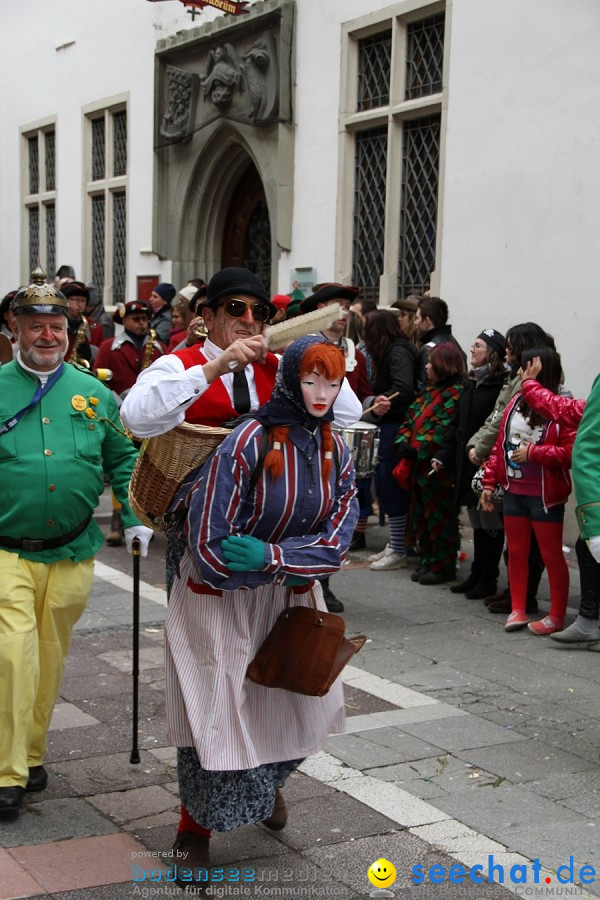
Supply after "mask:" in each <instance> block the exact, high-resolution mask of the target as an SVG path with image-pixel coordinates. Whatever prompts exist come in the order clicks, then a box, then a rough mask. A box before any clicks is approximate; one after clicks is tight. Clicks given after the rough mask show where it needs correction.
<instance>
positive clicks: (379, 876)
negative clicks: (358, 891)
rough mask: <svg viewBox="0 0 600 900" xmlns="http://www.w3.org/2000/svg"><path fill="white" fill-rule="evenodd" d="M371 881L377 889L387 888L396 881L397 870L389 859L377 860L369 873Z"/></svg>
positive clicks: (370, 867) (372, 864)
mask: <svg viewBox="0 0 600 900" xmlns="http://www.w3.org/2000/svg"><path fill="white" fill-rule="evenodd" d="M367 875H368V878H369V881H370V882H371V884H372V885H374V886H375V887H377V888H386V887H389V886H390V884H393V883H394V881H395V880H396V869H395V868H394V866H393V865H392V863H391V862H389V860H387V859H383V857H382V858H381V859H376V860H375V862H374V863H371V865H370V866H369V871H368V872H367Z"/></svg>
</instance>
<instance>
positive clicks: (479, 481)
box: [471, 466, 504, 503]
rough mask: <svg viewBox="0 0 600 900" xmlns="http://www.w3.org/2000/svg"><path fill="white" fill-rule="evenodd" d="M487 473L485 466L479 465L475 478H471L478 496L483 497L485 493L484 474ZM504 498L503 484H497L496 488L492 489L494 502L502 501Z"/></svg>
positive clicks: (473, 488) (472, 488)
mask: <svg viewBox="0 0 600 900" xmlns="http://www.w3.org/2000/svg"><path fill="white" fill-rule="evenodd" d="M484 473H485V466H479V468H478V469H477V471H476V472H475V474H474V475H473V478H472V480H471V490H472V491H473V493H474V494H476V495H477V496H478V497H481V495H482V494H483V476H484ZM503 498H504V488H503V487H502V485H501V484H497V485H496V487H495V488H494V490H493V491H492V500H493V501H494V503H502V500H503Z"/></svg>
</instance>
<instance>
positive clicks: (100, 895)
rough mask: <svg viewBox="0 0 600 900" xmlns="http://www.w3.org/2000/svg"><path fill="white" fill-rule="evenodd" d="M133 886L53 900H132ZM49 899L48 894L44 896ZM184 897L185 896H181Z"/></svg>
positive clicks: (114, 886) (108, 886) (107, 886)
mask: <svg viewBox="0 0 600 900" xmlns="http://www.w3.org/2000/svg"><path fill="white" fill-rule="evenodd" d="M132 891H133V885H132V884H131V882H130V881H125V882H122V883H121V884H105V885H101V886H100V887H92V888H85V889H84V890H79V891H67V892H66V893H63V892H61V893H59V894H52V900H131V898H132V896H135V895H134V894H133V892H132ZM44 896H45V897H47V896H48V895H47V894H44ZM181 896H182V897H183V896H184V895H183V894H181Z"/></svg>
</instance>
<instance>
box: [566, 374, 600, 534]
mask: <svg viewBox="0 0 600 900" xmlns="http://www.w3.org/2000/svg"><path fill="white" fill-rule="evenodd" d="M599 428H600V375H598V376H597V377H596V380H595V381H594V384H593V385H592V392H591V394H590V396H589V397H588V400H587V403H586V405H585V410H584V413H583V418H582V420H581V423H580V425H579V428H578V429H577V437H576V438H575V443H574V445H573V463H572V466H573V468H572V475H573V486H574V488H575V498H576V500H577V509H576V513H577V523H578V525H579V531H580V533H581V537H582V538H583V539H584V540H589V538H592V537H597V536H598V535H600V433H599Z"/></svg>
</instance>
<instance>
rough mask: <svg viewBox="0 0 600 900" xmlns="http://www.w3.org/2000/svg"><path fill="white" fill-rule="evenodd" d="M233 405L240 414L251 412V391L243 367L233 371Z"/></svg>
mask: <svg viewBox="0 0 600 900" xmlns="http://www.w3.org/2000/svg"><path fill="white" fill-rule="evenodd" d="M233 407H234V409H235V411H236V412H237V413H238V414H239V415H240V416H243V415H244V413H247V412H250V391H249V389H248V382H247V381H246V373H245V372H244V370H243V369H241V371H239V372H234V373H233Z"/></svg>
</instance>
